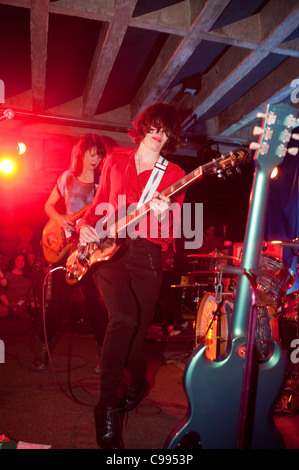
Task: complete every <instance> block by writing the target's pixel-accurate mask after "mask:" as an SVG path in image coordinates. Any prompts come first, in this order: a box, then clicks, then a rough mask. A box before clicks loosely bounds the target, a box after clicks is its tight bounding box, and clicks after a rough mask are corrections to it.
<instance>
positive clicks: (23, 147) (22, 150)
mask: <svg viewBox="0 0 299 470" xmlns="http://www.w3.org/2000/svg"><path fill="white" fill-rule="evenodd" d="M17 149H18V155H24V153H25V152H26V145H25V144H24V142H18V145H17Z"/></svg>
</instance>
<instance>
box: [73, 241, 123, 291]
mask: <svg viewBox="0 0 299 470" xmlns="http://www.w3.org/2000/svg"><path fill="white" fill-rule="evenodd" d="M120 247H121V244H120V243H119V242H118V240H117V239H116V238H104V239H102V240H99V241H98V242H97V243H89V244H88V245H86V246H79V247H78V248H77V249H75V250H74V251H73V252H72V253H71V254H70V256H69V257H68V259H67V262H66V269H67V273H66V282H67V283H68V284H75V283H77V282H79V281H80V280H81V279H82V277H83V276H84V275H85V274H86V273H87V271H88V270H90V269H91V268H92V267H95V266H96V265H98V264H99V263H101V262H106V261H108V260H110V259H111V258H112V257H113V256H114V255H115V254H116V253H117V251H118V250H119V249H120Z"/></svg>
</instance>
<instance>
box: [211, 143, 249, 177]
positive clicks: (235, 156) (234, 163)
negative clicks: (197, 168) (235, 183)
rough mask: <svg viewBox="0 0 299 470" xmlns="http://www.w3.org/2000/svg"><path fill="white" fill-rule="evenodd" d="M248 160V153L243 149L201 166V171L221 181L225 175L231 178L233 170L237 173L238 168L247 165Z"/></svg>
mask: <svg viewBox="0 0 299 470" xmlns="http://www.w3.org/2000/svg"><path fill="white" fill-rule="evenodd" d="M250 160H251V156H250V152H248V150H245V149H240V150H236V151H235V152H230V153H228V154H226V155H222V156H221V157H219V158H217V159H214V160H212V161H211V162H209V163H207V164H205V165H203V170H204V173H206V174H215V175H217V177H218V178H220V179H223V178H225V176H226V175H227V176H231V174H232V171H233V170H236V171H237V172H239V166H240V165H242V164H244V163H248V162H249V161H250Z"/></svg>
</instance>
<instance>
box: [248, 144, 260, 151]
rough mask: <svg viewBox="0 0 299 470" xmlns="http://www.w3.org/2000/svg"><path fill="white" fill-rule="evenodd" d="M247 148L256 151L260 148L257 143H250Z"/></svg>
mask: <svg viewBox="0 0 299 470" xmlns="http://www.w3.org/2000/svg"><path fill="white" fill-rule="evenodd" d="M249 148H250V150H257V149H258V148H260V145H259V144H258V142H251V144H250V145H249Z"/></svg>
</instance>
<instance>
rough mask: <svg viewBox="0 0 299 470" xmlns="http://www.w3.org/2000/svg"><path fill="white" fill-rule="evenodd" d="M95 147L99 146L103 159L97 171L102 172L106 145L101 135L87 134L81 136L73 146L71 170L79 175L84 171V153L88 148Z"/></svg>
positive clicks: (98, 150) (98, 149)
mask: <svg viewBox="0 0 299 470" xmlns="http://www.w3.org/2000/svg"><path fill="white" fill-rule="evenodd" d="M93 147H96V148H97V153H98V155H99V156H100V157H102V160H101V161H100V163H99V165H98V167H97V172H99V173H101V169H102V167H103V164H104V159H105V157H106V155H107V149H106V146H105V145H104V142H103V140H102V138H101V137H100V136H99V135H97V134H86V135H85V136H84V137H81V138H80V139H79V140H78V141H77V142H76V143H75V145H74V146H73V148H72V158H71V166H70V171H71V172H72V173H73V174H74V175H75V176H79V175H80V174H81V173H82V170H83V159H84V154H85V152H86V151H87V150H91V149H92V148H93Z"/></svg>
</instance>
